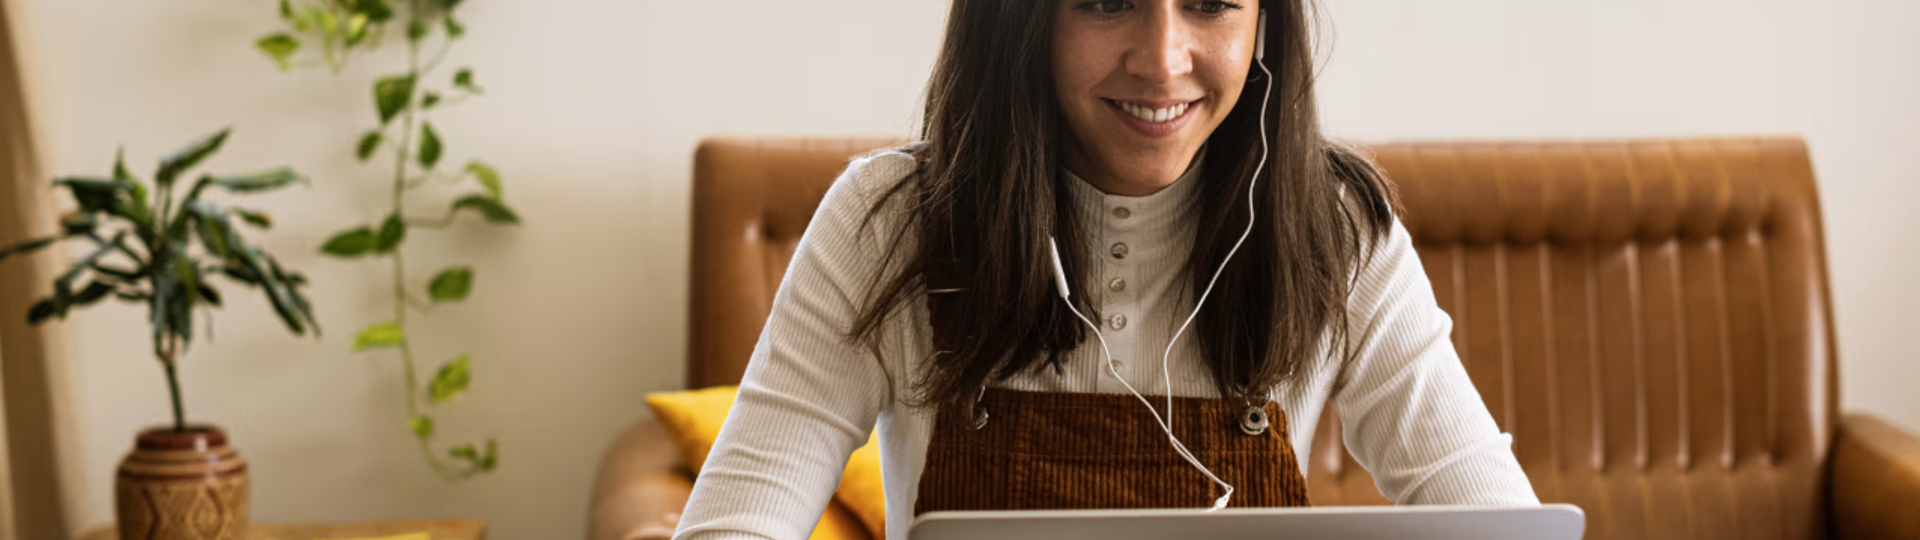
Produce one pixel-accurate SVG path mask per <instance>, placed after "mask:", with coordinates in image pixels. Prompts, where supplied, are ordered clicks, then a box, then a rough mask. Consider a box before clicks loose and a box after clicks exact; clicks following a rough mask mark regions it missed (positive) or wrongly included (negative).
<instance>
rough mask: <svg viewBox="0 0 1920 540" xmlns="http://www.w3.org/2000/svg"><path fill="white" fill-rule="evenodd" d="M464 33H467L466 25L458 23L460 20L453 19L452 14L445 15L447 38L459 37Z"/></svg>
mask: <svg viewBox="0 0 1920 540" xmlns="http://www.w3.org/2000/svg"><path fill="white" fill-rule="evenodd" d="M465 35H467V27H466V25H463V24H460V21H458V20H455V19H454V18H453V15H451V14H449V15H447V39H460V37H461V36H465Z"/></svg>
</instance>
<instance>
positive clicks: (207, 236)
mask: <svg viewBox="0 0 1920 540" xmlns="http://www.w3.org/2000/svg"><path fill="white" fill-rule="evenodd" d="M187 211H188V212H192V213H194V214H195V215H196V216H197V219H194V220H193V221H194V223H195V225H197V227H195V228H194V229H195V230H196V232H198V233H200V245H202V246H204V247H206V248H207V253H212V254H214V255H217V256H219V257H220V258H221V259H230V258H233V247H234V246H233V243H232V242H229V241H228V240H230V239H232V238H234V237H233V233H232V231H228V230H227V228H228V227H229V226H230V225H229V224H228V222H227V219H226V218H227V217H226V216H225V215H224V214H222V213H220V211H219V210H218V209H216V208H214V207H213V205H212V204H210V203H207V202H206V201H196V203H195V204H193V205H191V206H190V207H188V208H187Z"/></svg>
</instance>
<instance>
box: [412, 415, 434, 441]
mask: <svg viewBox="0 0 1920 540" xmlns="http://www.w3.org/2000/svg"><path fill="white" fill-rule="evenodd" d="M407 427H408V428H409V429H412V430H413V436H415V437H419V438H422V439H425V438H428V437H432V436H433V417H431V416H419V415H416V416H414V417H413V418H410V419H408V420H407Z"/></svg>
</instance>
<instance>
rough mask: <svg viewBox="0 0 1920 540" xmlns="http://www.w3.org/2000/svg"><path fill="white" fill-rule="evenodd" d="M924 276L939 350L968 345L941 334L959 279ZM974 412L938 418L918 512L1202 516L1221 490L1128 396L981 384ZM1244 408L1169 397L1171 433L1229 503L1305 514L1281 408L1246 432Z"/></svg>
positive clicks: (1302, 484)
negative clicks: (1187, 511)
mask: <svg viewBox="0 0 1920 540" xmlns="http://www.w3.org/2000/svg"><path fill="white" fill-rule="evenodd" d="M942 270H944V269H942ZM927 278H928V285H929V286H928V292H929V293H930V294H929V295H928V307H929V308H930V309H929V311H930V314H931V316H932V319H933V323H934V324H933V328H934V334H935V335H934V344H935V348H936V349H938V350H953V349H952V347H956V346H964V344H962V343H956V342H954V341H951V338H953V337H954V336H946V335H942V332H941V331H940V329H941V328H943V327H944V326H945V325H942V324H940V323H941V321H942V320H943V313H944V312H946V311H947V310H946V309H944V308H946V307H947V306H946V305H947V302H946V300H948V299H949V298H951V297H944V298H943V296H945V295H944V294H943V293H948V292H952V291H956V290H962V289H961V288H959V287H952V285H956V284H957V283H953V280H952V278H953V276H952V275H951V274H950V273H948V272H942V271H935V272H930V273H929V274H928V275H927ZM943 286H944V287H943ZM1148 399H1149V400H1150V401H1152V402H1153V403H1154V404H1155V406H1156V407H1164V404H1165V403H1166V401H1165V399H1166V398H1165V397H1164V396H1162V397H1154V396H1148ZM975 409H976V410H982V409H983V410H984V411H986V412H987V413H988V415H987V416H977V415H976V411H967V410H955V408H954V407H942V408H941V410H940V411H939V413H938V415H937V418H936V419H935V420H934V428H933V436H932V439H931V441H929V442H928V444H927V460H926V466H925V468H924V469H923V470H922V472H921V473H920V489H919V491H920V493H919V498H918V500H917V501H916V502H915V503H914V507H913V513H914V515H916V516H917V515H920V514H922V513H926V512H936V511H943V510H1068V509H1076V510H1077V509H1099V508H1205V507H1207V506H1209V505H1211V504H1213V501H1214V499H1217V498H1219V496H1220V495H1221V492H1222V490H1221V488H1220V486H1219V485H1217V484H1214V483H1213V482H1212V481H1209V480H1208V479H1207V478H1206V476H1204V475H1202V474H1201V473H1200V471H1199V470H1197V469H1195V468H1193V466H1192V465H1190V464H1188V463H1187V461H1186V460H1185V459H1182V458H1181V457H1180V456H1179V455H1178V454H1176V453H1174V449H1173V447H1172V445H1170V444H1169V443H1168V441H1167V436H1166V433H1165V432H1163V431H1161V430H1160V427H1159V425H1158V424H1156V423H1154V420H1153V417H1152V415H1150V414H1149V413H1148V412H1147V409H1146V406H1145V405H1142V404H1141V403H1140V400H1139V399H1138V398H1135V397H1134V396H1133V395H1131V394H1099V393H1077V392H1024V391H1015V390H1003V389H997V388H988V389H985V390H984V391H983V393H982V395H981V398H980V401H979V403H978V404H977V405H976V407H975ZM1246 409H1247V406H1246V405H1244V404H1238V403H1230V402H1229V401H1227V400H1224V399H1213V398H1185V397H1176V398H1174V409H1173V417H1174V421H1173V424H1174V425H1173V428H1174V433H1175V434H1176V435H1178V436H1179V438H1180V441H1181V442H1183V443H1185V444H1186V446H1187V449H1188V450H1191V451H1192V452H1193V455H1194V457H1196V458H1199V460H1200V462H1201V463H1202V464H1204V465H1206V466H1207V468H1209V469H1211V470H1212V471H1213V473H1214V474H1215V475H1217V476H1219V477H1220V479H1221V480H1224V481H1226V482H1227V483H1228V484H1230V485H1232V486H1234V496H1233V499H1232V500H1231V501H1230V506H1248V507H1272V506H1307V505H1308V502H1307V483H1306V479H1305V478H1303V477H1302V476H1301V474H1300V464H1299V461H1298V459H1296V457H1295V456H1294V453H1293V445H1292V443H1291V441H1290V440H1289V430H1288V425H1287V416H1286V414H1285V411H1282V410H1281V409H1280V406H1279V405H1278V404H1275V403H1268V404H1266V405H1265V407H1264V411H1265V413H1266V418H1267V419H1269V420H1268V421H1267V423H1268V425H1269V426H1270V427H1268V428H1267V429H1264V430H1259V432H1258V434H1249V433H1248V431H1247V430H1244V429H1243V428H1242V420H1243V416H1244V415H1245V414H1246V413H1247V412H1248V411H1247V410H1246ZM1163 414H1164V413H1163ZM983 419H984V420H985V422H984V424H982V423H981V422H979V420H983Z"/></svg>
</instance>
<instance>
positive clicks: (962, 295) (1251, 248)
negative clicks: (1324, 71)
mask: <svg viewBox="0 0 1920 540" xmlns="http://www.w3.org/2000/svg"><path fill="white" fill-rule="evenodd" d="M1310 1H1311V0H1265V1H1263V2H1262V3H1263V4H1264V5H1265V7H1266V9H1267V10H1268V18H1269V21H1268V30H1267V36H1266V39H1267V51H1268V54H1267V55H1266V59H1265V60H1264V62H1265V63H1266V64H1267V68H1268V69H1269V70H1271V71H1272V72H1273V77H1274V81H1273V91H1272V95H1271V96H1270V97H1269V102H1268V106H1267V122H1266V125H1267V129H1268V134H1267V135H1268V138H1269V141H1270V153H1269V154H1268V162H1267V163H1268V165H1267V168H1266V172H1265V173H1263V174H1265V177H1264V178H1262V181H1261V182H1260V183H1259V186H1258V187H1257V189H1256V190H1255V197H1256V200H1255V205H1256V206H1257V207H1259V219H1258V220H1257V221H1256V222H1255V225H1254V228H1253V233H1252V235H1251V236H1250V237H1248V239H1247V244H1246V246H1245V247H1243V248H1242V249H1241V251H1240V253H1239V254H1237V255H1235V256H1234V259H1233V261H1232V264H1229V265H1227V266H1226V269H1225V270H1224V271H1223V272H1222V273H1221V275H1220V280H1219V283H1218V284H1217V285H1215V287H1214V291H1213V296H1212V297H1211V298H1212V299H1213V300H1212V301H1210V302H1209V303H1208V304H1207V305H1206V307H1205V309H1202V310H1201V311H1200V313H1199V315H1198V317H1197V318H1196V319H1195V320H1194V326H1193V328H1192V329H1190V330H1189V331H1190V332H1191V333H1193V334H1194V336H1193V337H1194V338H1195V339H1196V340H1197V342H1198V343H1199V345H1200V350H1201V354H1202V358H1203V359H1204V361H1205V362H1206V364H1207V367H1208V369H1209V371H1210V372H1211V374H1212V376H1213V381H1214V384H1215V386H1216V387H1217V388H1218V389H1219V391H1220V395H1221V396H1223V397H1228V398H1237V399H1256V398H1259V399H1264V396H1263V394H1264V393H1265V391H1266V389H1267V388H1269V387H1272V386H1274V385H1277V384H1280V383H1281V382H1283V381H1285V380H1287V379H1289V378H1290V377H1292V376H1293V374H1294V373H1296V372H1297V371H1299V370H1300V369H1301V368H1302V366H1304V365H1306V364H1308V363H1309V362H1311V361H1313V356H1314V355H1315V353H1316V351H1317V350H1318V348H1319V347H1320V345H1321V343H1322V339H1323V338H1333V339H1337V340H1340V341H1339V342H1341V343H1344V341H1345V337H1346V336H1345V329H1346V326H1347V324H1346V322H1347V321H1346V313H1347V311H1346V307H1347V297H1348V293H1349V292H1350V289H1351V284H1350V281H1349V279H1350V278H1351V277H1352V276H1353V275H1355V271H1356V269H1357V268H1358V265H1362V264H1364V261H1362V258H1363V256H1364V254H1365V253H1367V252H1368V249H1367V248H1368V247H1369V246H1371V245H1373V244H1375V243H1377V242H1379V240H1380V239H1382V238H1384V237H1385V236H1386V234H1387V232H1388V231H1389V230H1390V227H1391V224H1392V219H1393V212H1394V207H1395V202H1394V200H1395V199H1394V192H1393V188H1392V186H1391V185H1390V184H1389V183H1388V182H1387V181H1386V180H1385V178H1383V177H1382V176H1381V175H1380V173H1379V172H1378V170H1377V169H1375V167H1374V166H1373V165H1372V163H1370V162H1369V161H1368V160H1367V159H1365V158H1364V157H1362V156H1360V155H1359V154H1358V153H1356V152H1355V151H1354V150H1353V149H1352V148H1350V147H1347V146H1344V145H1341V144H1338V143H1334V142H1330V141H1328V140H1327V139H1325V138H1323V137H1322V136H1321V134H1320V127H1319V118H1318V115H1317V113H1316V106H1315V103H1314V97H1313V80H1314V56H1313V50H1312V43H1313V40H1312V36H1311V35H1310V33H1309V32H1310V24H1309V22H1308V16H1309V15H1310V14H1311V13H1312V11H1311V7H1310V6H1308V5H1306V3H1308V2H1310ZM1057 9H1058V6H1057V5H1056V3H1055V2H1054V1H1052V0H954V2H953V7H952V11H951V13H949V14H948V17H947V35H946V41H945V44H944V45H942V47H941V50H940V55H939V60H938V61H937V63H936V64H935V66H934V69H933V75H932V77H931V78H930V80H929V81H928V83H927V96H926V98H927V101H926V112H925V116H924V118H923V128H922V133H921V138H922V140H921V141H920V142H918V143H915V144H913V145H909V146H908V147H907V148H906V150H907V151H908V153H910V154H911V155H913V157H914V158H915V162H916V163H917V168H916V170H915V172H914V173H912V175H911V176H910V177H909V179H910V180H913V181H903V182H901V183H900V184H898V185H896V186H894V187H893V189H892V190H891V191H890V192H889V193H888V194H887V195H886V196H885V197H883V198H882V199H881V200H880V201H879V202H877V203H876V204H875V205H874V207H873V209H872V211H873V212H874V213H878V212H879V211H880V209H881V207H882V206H884V205H885V204H887V200H888V199H890V198H892V197H896V196H909V197H912V201H911V203H910V204H909V205H908V206H909V207H910V208H911V210H910V211H909V212H908V214H907V215H908V217H907V221H906V222H905V224H904V225H903V227H904V229H905V230H903V231H901V232H903V233H915V234H912V235H913V236H917V238H918V239H919V241H918V242H910V243H909V242H899V241H897V242H895V243H894V244H893V246H892V247H891V248H889V249H888V250H887V252H886V253H885V254H884V255H883V261H884V264H883V265H882V267H883V268H890V269H892V270H883V271H882V273H880V274H876V275H875V276H874V283H873V285H874V286H873V288H872V289H871V290H872V294H871V296H870V297H869V298H868V299H867V302H866V304H865V305H864V306H863V307H862V308H861V312H860V314H859V316H858V318H857V319H856V320H855V321H854V325H853V328H851V329H850V330H849V336H850V337H851V338H853V339H855V340H858V341H861V342H864V343H866V344H867V346H868V347H869V348H871V349H872V350H874V351H879V350H880V344H879V340H880V339H881V337H880V336H881V332H880V329H881V327H882V325H883V324H884V323H886V322H887V321H888V320H889V319H890V318H891V315H892V314H893V313H894V312H895V311H897V310H898V309H900V308H901V307H903V306H906V305H908V303H909V302H912V301H915V300H917V299H921V298H926V299H927V301H929V302H938V303H940V304H939V305H940V307H941V308H942V309H941V313H943V314H944V315H945V316H944V317H941V318H938V319H937V320H936V324H941V325H944V327H943V328H940V329H938V331H937V332H936V335H937V336H943V337H945V338H946V339H947V341H948V342H947V343H935V349H936V351H938V352H936V353H935V356H934V357H933V358H932V359H931V360H930V361H929V362H927V363H926V366H927V368H926V372H925V373H921V374H914V375H909V376H910V377H913V378H912V379H910V380H911V382H912V388H913V393H912V395H910V396H908V401H909V403H912V404H915V405H923V406H924V405H945V404H959V403H965V402H968V401H970V400H972V399H974V397H975V396H977V395H978V392H979V391H980V390H981V388H982V386H983V385H985V384H986V383H987V382H988V381H989V380H1004V379H1007V378H1010V377H1013V376H1015V375H1018V374H1020V373H1022V372H1026V371H1029V370H1036V369H1043V368H1046V369H1053V370H1056V371H1058V370H1060V369H1061V362H1062V361H1063V359H1064V354H1065V353H1066V352H1068V351H1071V350H1073V349H1074V348H1076V347H1078V346H1079V345H1080V343H1081V342H1083V341H1084V340H1085V339H1086V336H1085V328H1084V327H1083V326H1081V322H1080V321H1079V320H1078V319H1076V318H1075V317H1074V316H1073V314H1072V313H1071V312H1070V311H1068V310H1067V308H1066V306H1065V305H1064V304H1063V303H1062V302H1061V301H1060V299H1059V297H1058V296H1056V291H1055V285H1054V278H1053V269H1052V268H1051V265H1052V262H1051V255H1050V252H1049V250H1048V247H1047V240H1048V237H1049V236H1050V235H1051V236H1053V237H1055V238H1057V239H1058V240H1059V241H1060V243H1061V246H1060V253H1061V257H1062V264H1063V265H1064V266H1065V267H1066V271H1067V275H1068V276H1082V275H1083V274H1082V272H1081V270H1082V269H1083V268H1086V267H1087V265H1088V264H1089V262H1088V261H1085V260H1083V257H1082V253H1083V250H1082V249H1081V246H1082V245H1083V244H1084V242H1085V241H1086V236H1085V235H1084V233H1083V231H1080V230H1078V225H1077V223H1078V221H1077V220H1076V219H1075V218H1074V212H1075V209H1074V208H1073V205H1072V202H1071V199H1070V196H1069V189H1070V187H1069V186H1068V185H1067V184H1066V182H1070V181H1072V180H1071V179H1069V178H1067V177H1065V175H1062V174H1061V170H1062V167H1063V165H1062V164H1063V158H1064V152H1063V149H1064V148H1066V145H1067V144H1068V143H1069V142H1070V141H1071V137H1072V134H1071V133H1070V132H1069V131H1068V128H1067V125H1066V122H1065V117H1064V116H1063V113H1062V112H1061V110H1060V106H1059V102H1058V101H1057V98H1056V97H1055V95H1056V94H1055V93H1054V87H1053V81H1054V78H1053V63H1052V50H1051V47H1052V28H1053V19H1054V13H1055V11H1056V10H1057ZM1254 73H1255V74H1254V75H1252V76H1250V77H1249V78H1248V81H1247V88H1246V90H1245V91H1243V93H1242V94H1241V95H1242V96H1251V97H1243V98H1242V99H1241V100H1240V101H1239V102H1238V103H1236V104H1235V105H1234V108H1233V110H1232V111H1231V112H1230V113H1228V116H1227V118H1226V119H1225V120H1224V121H1223V122H1222V123H1221V124H1220V126H1219V128H1217V129H1216V130H1215V131H1214V132H1213V134H1212V136H1211V138H1210V139H1209V141H1208V143H1207V145H1206V147H1205V152H1206V156H1205V161H1204V164H1203V167H1204V170H1202V171H1201V179H1202V180H1203V182H1202V183H1201V185H1200V187H1199V188H1198V189H1197V190H1196V191H1195V201H1194V202H1193V204H1199V205H1202V207H1203V208H1209V209H1220V210H1221V211H1209V212H1201V213H1200V215H1201V216H1202V217H1201V218H1200V222H1199V225H1198V227H1197V229H1196V230H1195V237H1194V241H1193V246H1194V247H1193V253H1192V255H1191V257H1190V258H1189V259H1188V264H1187V265H1186V270H1185V271H1184V272H1183V275H1184V276H1187V277H1188V278H1189V281H1190V283H1191V289H1190V290H1189V291H1187V293H1188V294H1191V295H1193V297H1196V298H1197V297H1198V296H1199V294H1200V291H1201V290H1202V289H1203V288H1204V287H1206V282H1207V279H1208V278H1210V277H1211V274H1212V270H1213V269H1214V268H1216V267H1218V266H1219V264H1220V262H1221V260H1222V258H1224V257H1225V256H1226V254H1227V250H1228V249H1229V248H1230V247H1232V245H1233V242H1234V240H1235V239H1237V238H1238V237H1239V236H1240V231H1242V230H1244V229H1245V228H1246V226H1247V222H1246V219H1247V217H1248V216H1247V215H1246V212H1245V211H1244V210H1239V209H1241V208H1245V207H1246V203H1247V201H1246V200H1245V199H1244V198H1243V197H1245V196H1246V193H1247V184H1246V182H1248V181H1249V180H1250V177H1251V176H1252V174H1253V169H1254V166H1255V162H1256V161H1258V160H1259V158H1260V156H1259V151H1260V136H1259V133H1258V129H1259V124H1260V123H1259V118H1257V117H1256V116H1257V114H1258V112H1259V111H1260V103H1259V102H1258V101H1259V96H1261V95H1262V91H1264V90H1265V89H1264V85H1265V84H1266V82H1265V81H1264V80H1262V77H1264V75H1262V74H1260V73H1259V70H1258V69H1255V70H1254ZM907 186H914V188H913V189H906V188H907ZM1343 188H1344V190H1345V192H1346V195H1345V197H1346V201H1347V202H1345V203H1343V202H1342V195H1341V192H1342V189H1343ZM1227 209H1233V210H1232V211H1227ZM872 215H873V214H869V217H871V216H872ZM907 236H909V234H900V235H897V236H896V238H905V237H907ZM909 246H910V247H909ZM1074 279H1075V280H1076V281H1081V280H1083V278H1079V277H1075V278H1074ZM1073 287H1074V288H1075V290H1087V286H1086V285H1085V284H1083V283H1074V284H1073ZM929 289H932V290H933V291H935V294H923V293H925V292H927V291H928V290H929ZM1084 299H1085V296H1075V297H1074V300H1075V301H1084ZM1229 299H1231V300H1229ZM1090 310H1091V306H1085V305H1084V304H1083V307H1082V311H1083V312H1088V313H1091V311H1090ZM1329 332H1331V333H1332V334H1331V335H1329Z"/></svg>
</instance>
